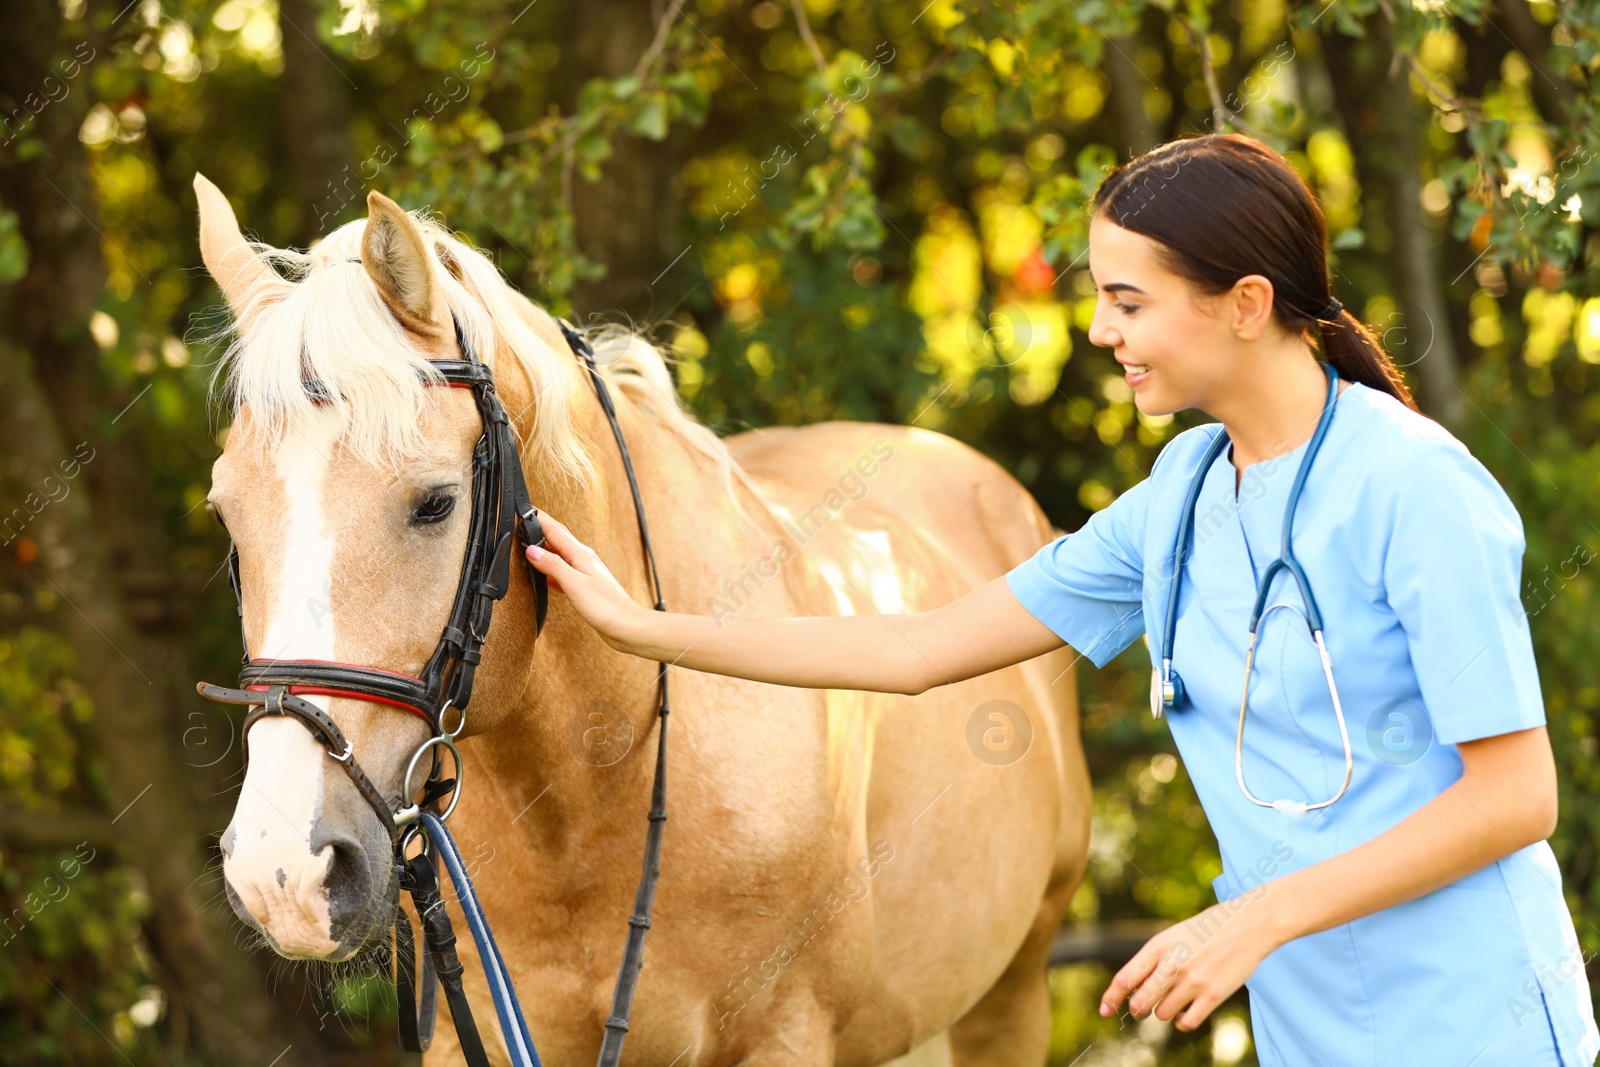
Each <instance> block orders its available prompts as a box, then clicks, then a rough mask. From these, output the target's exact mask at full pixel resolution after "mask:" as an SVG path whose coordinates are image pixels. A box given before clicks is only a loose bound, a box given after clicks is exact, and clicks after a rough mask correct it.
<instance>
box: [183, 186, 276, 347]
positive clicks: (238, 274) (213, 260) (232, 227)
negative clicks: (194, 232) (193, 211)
mask: <svg viewBox="0 0 1600 1067" xmlns="http://www.w3.org/2000/svg"><path fill="white" fill-rule="evenodd" d="M194 195H195V199H196V200H197V201H199V204H200V258H201V259H202V260H204V261H205V265H206V270H208V271H210V272H211V277H212V278H214V279H216V283H217V287H218V288H220V289H221V290H222V295H223V296H224V297H225V298H226V299H227V301H228V306H229V307H231V308H233V314H234V317H235V318H236V319H239V320H240V325H241V326H242V325H243V319H244V317H245V313H246V312H247V311H250V310H252V309H259V308H260V307H261V306H262V303H263V297H266V298H267V299H268V300H269V301H270V299H271V295H272V293H273V291H274V290H275V289H277V288H278V287H280V286H281V287H282V290H283V292H284V293H287V292H288V290H289V287H290V283H289V282H287V281H285V280H284V279H283V278H282V277H281V276H280V275H279V274H278V272H277V271H275V270H273V269H272V268H271V267H270V266H268V265H267V263H266V261H265V260H263V259H262V258H261V257H260V256H259V255H257V254H256V250H255V249H254V248H252V247H250V245H249V243H248V242H246V241H245V239H244V234H242V233H240V232H239V220H238V219H236V218H235V217H234V214H233V207H232V205H230V204H229V203H228V198H227V197H225V196H223V195H222V190H221V189H218V188H217V187H216V186H215V185H213V184H212V183H211V180H210V179H209V178H207V177H206V176H205V175H204V174H201V173H200V172H199V171H196V172H195V176H194Z"/></svg>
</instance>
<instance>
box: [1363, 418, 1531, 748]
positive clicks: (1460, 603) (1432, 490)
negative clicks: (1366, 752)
mask: <svg viewBox="0 0 1600 1067" xmlns="http://www.w3.org/2000/svg"><path fill="white" fill-rule="evenodd" d="M1393 484H1394V491H1395V499H1394V501H1393V504H1392V506H1393V509H1394V511H1393V514H1394V524H1393V526H1392V527H1391V534H1390V538H1391V539H1390V542H1389V544H1388V546H1387V550H1386V551H1385V553H1384V564H1383V585H1384V588H1385V590H1386V591H1387V596H1388V601H1389V606H1390V608H1391V609H1392V610H1393V611H1394V613H1395V617H1396V618H1397V619H1399V621H1400V624H1401V625H1402V626H1403V627H1404V628H1405V632H1406V642H1407V644H1408V645H1409V646H1410V650H1411V661H1412V663H1413V664H1414V665H1415V667H1416V676H1417V683H1418V686H1419V687H1420V689H1421V690H1422V697H1423V701H1424V703H1425V704H1426V706H1427V708H1428V713H1429V715H1430V716H1431V718H1432V720H1433V729H1434V736H1435V737H1436V738H1437V739H1438V740H1440V741H1444V742H1448V743H1451V744H1454V743H1456V742H1460V741H1471V740H1475V739H1477V738H1481V737H1491V736H1493V735H1495V734H1502V733H1508V732H1510V731H1513V730H1525V729H1528V728H1529V727H1534V726H1540V725H1543V723H1544V721H1545V714H1544V698H1543V695H1542V694H1541V693H1540V691H1539V674H1538V669H1537V667H1536V666H1535V663H1534V656H1533V640H1532V636H1531V633H1530V631H1529V627H1528V620H1527V612H1526V610H1525V609H1524V607H1523V603H1522V597H1521V584H1522V555H1523V549H1524V547H1525V542H1524V538H1523V528H1522V519H1521V517H1520V516H1519V515H1518V514H1517V509H1516V507H1515V506H1514V505H1513V504H1512V503H1511V500H1510V498H1509V497H1507V496H1506V493H1505V490H1504V489H1502V488H1501V487H1500V484H1499V483H1498V482H1496V481H1495V479H1494V476H1493V475H1491V474H1490V473H1489V471H1488V470H1487V469H1485V467H1484V466H1483V464H1482V463H1480V462H1478V460H1477V459H1475V458H1474V457H1473V456H1472V454H1471V453H1470V452H1468V451H1467V450H1466V449H1465V448H1463V447H1461V446H1460V445H1459V444H1456V443H1455V442H1440V443H1437V444H1435V445H1433V446H1432V447H1428V448H1426V449H1424V450H1423V451H1422V453H1421V455H1419V456H1417V457H1416V459H1415V460H1413V461H1412V462H1410V463H1409V464H1408V465H1407V467H1406V468H1405V470H1404V471H1402V472H1401V474H1400V476H1399V477H1398V478H1396V479H1395V480H1394V483H1393Z"/></svg>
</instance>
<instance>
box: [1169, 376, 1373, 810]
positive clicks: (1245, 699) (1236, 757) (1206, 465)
mask: <svg viewBox="0 0 1600 1067" xmlns="http://www.w3.org/2000/svg"><path fill="white" fill-rule="evenodd" d="M1320 366H1321V367H1322V369H1323V372H1324V373H1325V374H1326V375H1327V378H1328V398H1327V401H1326V402H1325V403H1324V404H1323V409H1322V416H1321V418H1320V419H1318V420H1317V428H1316V430H1315V431H1314V432H1313V433H1312V435H1311V440H1310V442H1309V443H1308V444H1307V446H1306V454H1305V457H1304V458H1303V459H1302V460H1301V462H1300V467H1299V469H1298V470H1297V471H1296V472H1295V477H1294V483H1293V485H1292V486H1291V487H1290V489H1289V501H1288V504H1287V506H1286V507H1285V508H1284V516H1283V540H1282V544H1281V546H1280V548H1279V553H1278V558H1277V559H1275V560H1273V561H1272V562H1271V563H1270V564H1268V566H1267V569H1266V571H1265V572H1264V573H1263V574H1262V577H1261V580H1260V581H1259V582H1258V583H1257V585H1256V597H1255V603H1254V605H1253V607H1252V610H1251V613H1250V643H1249V646H1248V648H1247V649H1246V651H1245V665H1244V691H1243V693H1242V694H1241V695H1240V697H1239V725H1238V729H1237V731H1236V732H1235V735H1234V746H1233V765H1234V774H1235V776H1236V777H1237V778H1238V780H1239V788H1240V789H1241V790H1242V791H1243V792H1244V795H1245V796H1246V797H1248V798H1249V799H1250V801H1251V802H1252V803H1254V804H1257V805H1260V806H1261V807H1265V808H1272V809H1274V810H1276V811H1279V812H1282V813H1284V814H1288V815H1292V816H1295V817H1299V816H1303V815H1304V814H1305V813H1306V812H1308V811H1315V810H1317V809H1320V808H1326V807H1328V806H1329V805H1330V804H1332V803H1333V802H1334V801H1336V800H1338V799H1339V798H1340V797H1342V796H1344V794H1345V790H1346V789H1348V788H1349V786H1350V779H1351V775H1352V773H1353V771H1354V768H1355V760H1354V756H1353V754H1352V753H1351V749H1350V732H1349V728H1348V726H1347V725H1346V723H1345V718H1344V709H1343V707H1342V706H1341V704H1340V701H1339V690H1338V687H1337V686H1335V685H1334V681H1333V661H1332V659H1331V658H1330V657H1329V656H1328V649H1327V645H1326V643H1325V642H1324V640H1323V636H1322V613H1321V611H1320V610H1319V609H1318V608H1317V601H1316V598H1315V597H1314V596H1313V595H1312V593H1311V583H1310V581H1309V580H1308V579H1307V578H1306V574H1305V570H1304V568H1302V567H1301V566H1300V561H1299V560H1298V559H1297V558H1296V557H1295V554H1294V545H1293V533H1294V514H1295V508H1296V506H1297V505H1298V504H1299V502H1300V492H1301V490H1302V488H1304V486H1305V482H1306V478H1307V476H1308V475H1309V474H1310V473H1311V464H1312V462H1313V461H1314V460H1315V459H1316V455H1317V452H1318V450H1319V449H1320V448H1321V447H1322V441H1323V438H1325V437H1326V436H1327V434H1328V427H1329V425H1331V424H1332V422H1333V410H1334V403H1335V402H1336V401H1337V400H1338V397H1339V372H1338V371H1337V370H1336V369H1335V368H1334V367H1333V365H1332V364H1331V363H1322V364H1320ZM1228 441H1229V438H1228V434H1227V431H1226V430H1221V431H1219V432H1218V433H1217V434H1216V436H1214V437H1213V438H1212V439H1211V443H1210V444H1209V445H1208V446H1207V448H1206V451H1205V454H1204V455H1203V456H1202V457H1201V460H1200V467H1199V470H1198V471H1197V473H1196V474H1195V477H1194V480H1193V481H1192V482H1191V483H1190V485H1189V491H1188V493H1187V494H1186V495H1185V497H1184V502H1183V512H1182V519H1181V521H1180V523H1179V527H1178V543H1177V545H1176V547H1175V549H1174V551H1173V557H1172V558H1173V574H1172V582H1171V585H1170V587H1169V588H1168V590H1167V614H1166V619H1165V621H1164V625H1163V627H1162V637H1161V667H1160V668H1158V670H1157V672H1156V674H1157V678H1156V691H1155V693H1154V694H1153V696H1154V699H1153V700H1152V710H1154V711H1155V713H1156V714H1157V715H1159V714H1160V709H1161V707H1162V706H1163V705H1167V704H1171V705H1174V706H1175V705H1176V704H1177V703H1178V702H1179V701H1180V700H1181V699H1182V683H1181V680H1180V679H1179V678H1178V677H1177V676H1176V675H1175V674H1174V673H1173V671H1172V646H1173V643H1174V641H1175V640H1176V637H1177V629H1178V594H1179V591H1180V587H1181V586H1182V582H1183V565H1184V563H1185V559H1184V556H1185V555H1186V553H1187V552H1188V547H1189V539H1190V537H1191V535H1192V534H1193V532H1194V513H1195V508H1196V506H1197V505H1198V502H1199V498H1200V491H1201V488H1202V487H1203V486H1204V484H1205V480H1206V476H1207V474H1208V472H1209V471H1210V470H1211V467H1212V464H1213V463H1215V462H1216V458H1217V456H1218V455H1220V454H1221V452H1222V450H1223V448H1224V447H1225V446H1226V445H1227V444H1228ZM1280 569H1282V570H1287V571H1288V572H1289V574H1290V576H1291V577H1293V578H1294V582H1295V585H1296V586H1297V587H1298V588H1299V590H1300V595H1301V597H1302V598H1303V599H1304V601H1305V605H1306V610H1305V612H1304V614H1303V616H1302V617H1303V618H1304V619H1305V621H1306V627H1307V629H1308V630H1309V631H1310V633H1311V638H1312V640H1313V641H1314V642H1315V644H1316V646H1317V655H1318V657H1319V658H1320V659H1321V661H1322V671H1323V677H1324V678H1325V679H1326V680H1327V683H1328V693H1329V695H1330V696H1331V697H1332V699H1333V710H1334V716H1335V718H1336V719H1337V720H1338V723H1339V738H1340V740H1341V741H1342V743H1343V746H1344V781H1343V782H1342V783H1341V784H1340V786H1339V791H1338V792H1337V793H1335V794H1334V795H1333V796H1332V797H1330V798H1328V799H1327V800H1323V801H1318V802H1317V803H1314V804H1308V803H1305V802H1303V801H1295V800H1275V801H1267V800H1262V799H1260V798H1259V797H1257V796H1256V795H1255V794H1254V793H1252V792H1250V787H1249V786H1248V785H1246V784H1245V780H1244V720H1245V711H1246V707H1247V705H1248V703H1249V700H1250V676H1251V673H1252V670H1253V668H1254V665H1255V652H1256V636H1257V633H1258V632H1259V630H1260V626H1261V618H1262V616H1263V615H1264V614H1266V612H1267V611H1268V610H1269V609H1268V608H1267V606H1266V604H1267V597H1268V596H1269V595H1270V593H1271V590H1272V582H1273V579H1274V578H1275V577H1277V573H1278V571H1279V570H1280ZM1273 607H1291V605H1288V604H1275V605H1273Z"/></svg>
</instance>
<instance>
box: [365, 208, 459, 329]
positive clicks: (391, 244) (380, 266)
mask: <svg viewBox="0 0 1600 1067" xmlns="http://www.w3.org/2000/svg"><path fill="white" fill-rule="evenodd" d="M361 262H362V264H363V265H364V266H365V267H366V268H367V274H368V275H369V276H370V277H371V278H372V280H373V282H375V283H376V284H377V286H378V292H379V293H381V294H382V295H383V299H384V302H385V303H386V304H388V305H389V307H390V309H391V310H392V311H393V312H394V313H395V315H396V317H398V318H399V319H400V321H401V322H402V323H403V324H404V325H405V326H406V327H407V328H408V329H411V330H415V331H417V332H419V333H423V334H429V335H438V334H441V333H444V331H445V328H446V323H447V322H448V320H447V319H444V318H443V314H442V309H443V307H444V300H443V296H442V289H441V286H440V284H439V277H438V272H437V269H436V268H435V267H434V264H433V259H432V257H431V256H429V255H428V246H427V242H426V241H425V240H424V238H423V236H422V230H421V229H419V228H418V226H417V223H416V220H414V219H413V218H412V217H411V216H410V215H408V214H406V211H405V209H404V208H402V207H401V206H400V205H399V204H397V203H395V202H394V201H393V200H390V199H389V198H388V197H387V196H384V195H383V194H382V193H380V192H378V191H377V190H376V189H374V190H372V191H371V192H369V193H367V230H366V233H365V234H364V235H363V236H362V238H361ZM444 336H448V333H444Z"/></svg>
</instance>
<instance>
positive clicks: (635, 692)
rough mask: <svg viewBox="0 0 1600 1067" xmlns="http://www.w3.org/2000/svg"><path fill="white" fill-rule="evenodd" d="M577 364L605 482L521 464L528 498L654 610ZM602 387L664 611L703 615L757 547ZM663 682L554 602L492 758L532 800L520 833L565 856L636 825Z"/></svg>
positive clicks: (583, 410) (669, 436) (578, 407)
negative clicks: (613, 413)
mask: <svg viewBox="0 0 1600 1067" xmlns="http://www.w3.org/2000/svg"><path fill="white" fill-rule="evenodd" d="M574 365H575V371H574V374H575V379H574V381H573V383H572V389H573V393H572V396H573V405H572V410H573V424H574V425H573V428H574V431H575V432H577V433H578V434H579V435H580V436H581V438H582V440H583V441H584V442H585V443H586V444H587V446H588V450H589V452H590V455H591V457H592V458H593V460H594V464H595V467H596V469H597V471H599V472H600V473H599V476H598V477H597V479H596V480H595V482H594V484H593V485H592V486H591V487H589V488H587V489H583V490H574V489H573V488H572V487H571V486H569V485H557V484H554V483H553V482H552V480H551V479H548V478H544V477H541V474H540V471H539V470H538V469H537V465H536V462H535V463H534V464H525V469H526V470H527V473H528V482H529V489H530V492H531V494H532V496H533V499H534V501H535V503H536V504H537V505H538V506H539V508H540V509H541V510H542V511H548V512H549V513H550V514H551V515H553V516H555V517H556V519H558V520H559V521H560V522H562V523H563V524H564V525H565V526H566V527H567V528H568V529H569V530H570V531H571V532H572V534H573V536H575V537H576V538H577V539H578V540H579V541H581V542H582V543H583V544H585V545H587V546H589V547H590V548H593V549H594V550H595V551H596V553H598V555H599V557H600V559H601V560H602V561H603V562H604V563H605V565H606V567H607V568H608V569H609V570H610V571H611V573H612V574H613V575H614V576H615V577H616V579H617V580H618V581H619V582H620V583H621V584H622V586H623V588H625V589H626V590H628V592H629V594H630V595H631V596H632V597H633V599H634V601H635V602H636V603H638V604H640V605H643V606H647V607H653V605H654V603H655V600H656V594H655V587H654V585H653V583H652V582H651V580H650V574H649V570H648V569H647V566H646V560H645V554H644V549H643V545H642V542H641V536H640V527H639V518H638V514H637V512H636V511H635V508H634V503H633V496H632V492H631V490H630V488H629V484H628V477H627V472H626V469H625V468H624V465H623V461H622V457H621V454H620V452H619V449H618V446H617V442H616V438H615V436H614V434H613V431H612V429H611V425H610V422H609V421H608V419H607V418H606V415H605V412H604V410H603V409H602V407H601V405H600V402H599V399H598V397H597V396H596V394H595V388H594V383H593V381H592V380H591V379H590V378H589V375H588V371H587V370H586V369H584V368H583V367H582V365H581V364H577V363H576V361H575V363H574ZM608 389H609V391H610V393H611V395H612V398H613V401H614V403H615V406H616V409H617V417H618V421H619V424H620V425H621V427H622V433H623V437H624V440H625V441H626V442H627V446H628V452H629V455H630V456H631V458H632V460H633V466H634V473H635V475H636V477H637V478H638V482H639V491H640V497H641V499H642V500H643V502H644V507H645V517H646V519H647V520H648V523H649V530H650V535H651V545H652V549H653V552H654V556H655V563H656V565H657V567H658V568H659V571H660V581H661V585H662V594H663V598H664V599H665V601H666V606H667V608H668V610H676V611H684V612H694V613H702V614H703V613H705V612H706V610H707V607H706V605H707V603H709V601H710V598H711V597H712V596H713V595H714V587H715V582H716V581H717V580H718V577H719V576H720V575H721V574H722V571H723V569H724V567H725V564H726V563H727V562H728V560H730V559H736V558H743V557H744V556H746V555H748V554H749V552H750V551H751V546H753V545H759V544H761V543H763V542H762V537H763V536H765V535H764V534H762V533H760V532H758V531H757V530H754V529H752V528H751V527H750V526H749V524H748V523H747V522H746V520H745V519H743V518H742V517H739V516H737V515H734V514H733V511H732V507H733V506H732V503H731V501H730V500H729V498H728V496H727V492H726V490H725V489H724V488H723V486H722V485H721V484H720V480H719V472H718V471H716V469H715V468H714V466H713V464H712V463H711V462H710V461H709V460H708V459H707V458H706V457H704V456H703V455H702V454H700V453H698V452H697V451H695V450H694V449H693V448H692V446H690V445H689V444H688V443H687V442H686V441H685V440H684V439H683V438H682V437H681V436H679V435H678V434H677V433H676V432H674V431H673V430H671V429H670V428H668V427H666V426H664V425H663V424H662V423H661V422H659V421H657V420H656V419H655V418H653V417H651V416H650V415H649V414H647V413H644V412H642V411H641V410H640V409H639V408H638V407H637V406H636V405H635V404H634V403H633V402H632V400H631V399H629V398H628V396H627V395H626V394H624V393H623V392H622V391H621V390H620V389H617V388H616V387H614V386H611V385H610V384H609V383H608ZM746 507H747V509H748V510H750V511H751V513H752V514H754V515H756V516H757V517H758V518H760V517H761V515H760V511H759V510H758V506H757V505H756V503H755V501H754V498H753V497H751V496H748V495H747V497H746ZM772 526H773V530H774V531H776V529H777V525H776V523H775V522H774V523H772ZM530 630H531V626H530ZM658 673H659V664H657V663H656V662H655V661H653V660H645V659H640V658H637V657H634V656H628V655H625V654H622V653H619V652H616V651H615V650H613V649H611V648H610V647H609V646H608V645H607V644H606V643H605V641H604V640H603V639H602V638H601V637H600V636H599V634H598V633H596V632H595V631H594V630H593V629H592V628H591V627H590V626H589V625H588V624H587V623H586V622H584V621H583V620H582V619H581V618H580V617H579V616H578V614H577V612H576V611H575V609H573V607H572V606H571V604H570V602H568V601H567V600H566V599H565V597H564V596H563V595H562V594H561V593H559V592H556V591H554V590H552V592H551V596H550V611H549V616H548V619H547V621H546V625H545V628H544V631H543V633H542V634H541V635H540V636H539V639H538V641H537V643H536V645H535V648H534V652H533V676H532V679H531V680H530V682H529V684H528V686H527V688H526V689H525V690H524V692H523V694H522V700H521V704H520V705H519V706H518V707H516V708H515V709H514V710H513V711H512V712H511V714H509V715H507V716H506V718H505V719H504V720H503V721H502V722H501V724H500V725H499V726H497V727H496V728H495V731H494V737H495V740H494V742H493V744H492V746H491V748H492V754H490V756H489V758H490V759H491V760H492V761H493V763H494V764H495V765H496V766H497V767H498V768H499V769H500V770H499V773H497V774H496V777H497V778H498V779H499V780H500V782H501V784H502V786H503V787H506V788H508V789H510V791H511V792H514V793H515V794H516V795H517V796H518V797H520V796H521V795H522V794H523V793H527V794H528V797H527V800H532V798H533V796H534V795H535V794H537V795H539V796H540V799H539V800H538V802H537V803H535V804H533V806H532V807H531V808H529V809H527V810H526V813H525V815H524V814H523V813H521V812H517V811H516V810H515V809H516V808H520V807H521V805H520V804H516V805H512V806H511V807H510V810H511V811H512V813H513V814H516V815H518V816H519V818H518V825H519V827H520V828H522V829H525V830H529V831H530V832H531V833H532V834H533V835H534V836H535V837H536V838H538V839H543V840H545V841H546V842H547V843H548V845H549V847H551V848H552V849H554V850H560V849H562V848H564V847H565V846H566V845H568V844H571V843H573V842H574V841H575V840H582V839H583V838H586V837H590V836H592V835H596V834H607V833H609V832H611V830H612V829H613V828H614V827H616V826H618V825H619V824H624V823H625V824H626V825H628V826H631V825H633V824H634V823H637V822H640V820H641V819H642V815H641V812H642V808H641V807H640V805H643V804H645V803H646V802H647V800H646V798H647V796H648V792H649V787H650V779H651V775H652V774H653V771H654V766H655V748H656V739H657V734H656V719H657V709H658V706H659V696H660V691H659V684H658ZM669 684H671V683H669ZM678 733H679V736H680V737H681V736H682V731H681V730H680V731H679V732H678ZM597 767H602V768H604V770H603V771H597V770H596V768H597ZM513 787H514V788H513ZM636 800H637V801H638V803H634V801H636ZM635 809H639V810H635ZM530 823H531V825H528V824H530Z"/></svg>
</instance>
